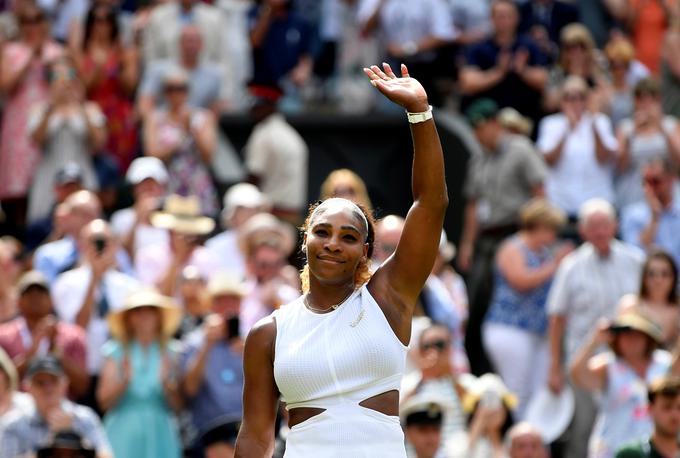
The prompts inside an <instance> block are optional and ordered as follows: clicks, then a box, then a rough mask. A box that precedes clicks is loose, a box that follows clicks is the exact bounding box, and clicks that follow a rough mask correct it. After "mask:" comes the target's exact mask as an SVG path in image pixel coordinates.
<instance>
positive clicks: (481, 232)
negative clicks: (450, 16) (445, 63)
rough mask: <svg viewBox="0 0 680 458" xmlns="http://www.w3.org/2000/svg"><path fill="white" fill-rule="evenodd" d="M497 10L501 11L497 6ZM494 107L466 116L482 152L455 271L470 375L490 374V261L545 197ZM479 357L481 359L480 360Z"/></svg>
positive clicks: (532, 164) (540, 170) (528, 150)
mask: <svg viewBox="0 0 680 458" xmlns="http://www.w3.org/2000/svg"><path fill="white" fill-rule="evenodd" d="M497 8H504V6H501V5H500V4H499V5H498V6H497ZM497 114H498V106H497V105H496V104H495V103H494V102H493V101H491V100H489V99H481V100H478V101H477V102H475V103H474V104H472V105H471V106H470V107H469V108H468V110H467V111H466V117H467V118H468V121H469V122H470V124H471V125H472V126H473V128H474V131H475V137H477V140H478V141H479V143H480V144H481V146H482V148H483V152H482V154H477V155H474V156H473V157H472V158H471V161H470V162H469V165H468V175H467V179H466V183H465V189H464V195H465V197H466V199H467V203H466V207H465V218H464V226H463V234H462V236H461V241H460V250H459V254H458V265H459V266H460V268H461V269H462V270H463V271H467V272H468V287H469V293H470V320H469V323H468V329H467V333H466V347H467V349H468V354H469V356H470V359H471V361H470V363H471V364H472V371H473V372H476V373H479V372H482V371H486V370H488V369H489V367H488V365H486V364H485V361H484V359H483V349H482V342H481V336H480V327H481V324H482V319H483V317H484V314H485V313H486V309H487V306H488V303H489V300H490V293H491V289H492V281H493V260H494V256H495V254H496V250H497V248H498V246H499V245H500V243H501V241H502V240H503V239H504V238H505V237H507V236H509V235H510V234H512V233H514V232H515V231H516V230H517V228H518V218H519V208H520V207H521V206H522V205H523V204H524V203H525V202H527V201H528V200H529V199H531V198H532V197H535V196H541V195H543V182H544V180H545V177H546V167H545V164H544V163H543V161H542V160H541V158H540V156H539V155H538V154H537V153H536V150H535V149H534V147H533V145H532V143H531V141H530V140H529V139H527V138H526V137H522V136H519V135H512V134H509V133H507V132H506V131H505V130H504V129H503V127H502V126H501V124H500V123H499V121H498V118H497ZM480 355H481V357H479V356H480Z"/></svg>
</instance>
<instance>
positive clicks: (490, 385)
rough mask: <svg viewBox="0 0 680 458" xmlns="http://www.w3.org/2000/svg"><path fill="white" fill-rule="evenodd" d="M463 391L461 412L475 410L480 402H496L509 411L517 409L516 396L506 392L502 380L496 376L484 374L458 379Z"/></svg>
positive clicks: (506, 388) (508, 391)
mask: <svg viewBox="0 0 680 458" xmlns="http://www.w3.org/2000/svg"><path fill="white" fill-rule="evenodd" d="M460 383H461V385H463V388H464V389H465V395H464V396H463V410H464V411H465V412H467V413H470V412H472V411H473V410H475V407H476V406H477V403H478V402H480V401H482V400H485V402H486V400H494V402H495V400H498V401H500V402H502V403H503V404H504V405H505V407H507V408H508V409H509V410H512V409H514V408H515V407H517V404H518V402H519V401H518V399H517V396H516V395H515V394H514V393H512V392H511V391H510V390H508V387H506V386H505V383H503V380H502V379H501V378H500V377H499V376H498V375H496V374H484V375H482V376H481V377H479V378H477V377H475V376H473V375H470V376H467V377H466V378H464V379H463V378H461V379H460Z"/></svg>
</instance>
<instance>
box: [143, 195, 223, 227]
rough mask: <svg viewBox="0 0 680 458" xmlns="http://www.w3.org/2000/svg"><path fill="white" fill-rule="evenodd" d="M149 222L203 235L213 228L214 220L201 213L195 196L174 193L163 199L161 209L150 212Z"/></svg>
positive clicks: (157, 225) (199, 204)
mask: <svg viewBox="0 0 680 458" xmlns="http://www.w3.org/2000/svg"><path fill="white" fill-rule="evenodd" d="M151 224H153V225H154V226H156V227H159V228H161V229H170V230H172V231H175V232H179V233H180V234H186V235H205V234H209V233H210V232H212V230H213V229H214V228H215V221H213V219H212V218H210V217H207V216H203V215H202V214H201V203H200V202H199V200H198V198H197V197H195V196H189V197H183V196H178V195H176V194H173V195H171V196H168V197H167V198H166V199H165V203H164V205H163V210H162V211H157V212H154V213H152V214H151Z"/></svg>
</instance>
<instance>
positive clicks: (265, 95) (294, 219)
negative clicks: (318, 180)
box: [244, 87, 309, 224]
mask: <svg viewBox="0 0 680 458" xmlns="http://www.w3.org/2000/svg"><path fill="white" fill-rule="evenodd" d="M253 92H254V94H255V96H256V99H255V102H254V104H253V107H252V109H251V116H252V117H253V118H254V119H255V121H256V122H257V124H256V125H255V128H254V129H253V133H252V134H250V138H248V143H246V146H245V148H244V150H245V158H244V160H245V165H246V169H247V171H248V175H249V177H248V181H250V182H252V183H253V184H255V185H257V186H258V187H259V188H260V189H261V190H262V192H263V193H264V194H265V195H266V196H267V198H268V199H269V201H270V202H271V203H272V206H273V208H272V213H273V214H274V215H276V216H277V217H279V218H283V219H285V220H286V221H289V222H291V223H293V224H298V223H299V222H300V213H301V212H302V210H303V208H304V206H305V205H307V160H308V159H307V157H308V155H309V149H308V148H307V145H306V144H305V141H304V139H303V138H302V137H301V136H300V134H299V133H297V131H296V130H295V129H294V128H293V127H292V126H291V125H290V124H288V122H286V119H285V117H284V116H283V115H282V114H281V113H278V112H277V100H278V98H279V97H280V93H278V92H276V91H274V90H267V89H266V88H261V87H260V88H253Z"/></svg>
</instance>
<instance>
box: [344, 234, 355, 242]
mask: <svg viewBox="0 0 680 458" xmlns="http://www.w3.org/2000/svg"><path fill="white" fill-rule="evenodd" d="M344 239H345V240H347V241H349V242H355V241H356V239H357V238H356V237H354V236H353V235H346V236H345V237H344Z"/></svg>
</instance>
